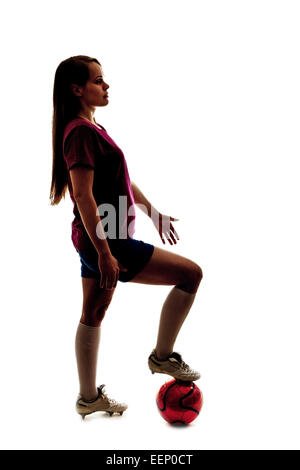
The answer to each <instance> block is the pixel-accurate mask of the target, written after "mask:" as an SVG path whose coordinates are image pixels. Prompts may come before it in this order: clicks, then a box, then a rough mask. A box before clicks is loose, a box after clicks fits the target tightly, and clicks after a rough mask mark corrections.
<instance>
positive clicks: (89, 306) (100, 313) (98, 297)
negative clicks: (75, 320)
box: [80, 288, 115, 326]
mask: <svg viewBox="0 0 300 470" xmlns="http://www.w3.org/2000/svg"><path fill="white" fill-rule="evenodd" d="M114 291H115V289H99V288H98V289H96V290H95V292H93V293H91V292H90V293H89V295H88V296H86V298H85V299H84V302H83V307H82V314H81V319H80V322H81V323H83V324H85V325H87V326H100V325H101V322H102V321H103V319H104V316H105V314H106V311H107V309H108V307H109V305H110V303H111V300H112V297H113V294H114Z"/></svg>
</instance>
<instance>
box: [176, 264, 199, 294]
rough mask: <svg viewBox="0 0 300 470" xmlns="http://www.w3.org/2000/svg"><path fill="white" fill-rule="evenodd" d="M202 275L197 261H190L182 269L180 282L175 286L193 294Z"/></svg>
mask: <svg viewBox="0 0 300 470" xmlns="http://www.w3.org/2000/svg"><path fill="white" fill-rule="evenodd" d="M202 277H203V272H202V269H201V267H200V266H199V265H198V264H197V263H194V262H192V264H191V265H190V266H189V268H188V269H187V270H185V271H184V273H183V280H182V282H181V283H180V284H178V285H177V287H178V288H179V289H182V290H184V291H186V292H189V293H191V294H195V293H196V292H197V290H198V287H199V285H200V282H201V280H202Z"/></svg>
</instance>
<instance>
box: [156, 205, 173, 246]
mask: <svg viewBox="0 0 300 470" xmlns="http://www.w3.org/2000/svg"><path fill="white" fill-rule="evenodd" d="M171 220H172V221H177V220H179V219H175V217H171V216H170V215H165V214H162V213H161V212H158V214H156V216H155V217H154V218H153V219H152V222H153V224H154V227H155V228H156V230H157V231H158V233H159V236H160V238H161V241H162V242H163V244H165V243H166V242H165V240H164V239H163V236H165V237H166V239H167V240H168V242H169V243H170V245H173V243H174V244H176V243H177V240H179V236H178V234H177V232H176V230H175V228H174V227H173V224H172V223H171ZM174 235H175V236H176V237H177V240H176V239H175V236H174Z"/></svg>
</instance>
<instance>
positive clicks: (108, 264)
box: [98, 254, 128, 289]
mask: <svg viewBox="0 0 300 470" xmlns="http://www.w3.org/2000/svg"><path fill="white" fill-rule="evenodd" d="M98 267H99V271H100V274H101V279H100V288H101V289H114V288H115V287H116V286H117V282H118V279H119V271H128V270H127V269H126V268H124V266H122V265H121V264H120V263H119V261H118V260H117V259H116V258H115V257H114V256H113V255H112V254H106V255H100V254H99V256H98Z"/></svg>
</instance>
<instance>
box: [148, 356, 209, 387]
mask: <svg viewBox="0 0 300 470" xmlns="http://www.w3.org/2000/svg"><path fill="white" fill-rule="evenodd" d="M148 366H149V369H150V370H151V372H152V374H154V373H155V372H158V373H160V374H168V375H171V376H172V377H174V378H175V379H178V380H182V381H187V382H190V381H191V382H193V381H194V380H198V379H200V377H201V375H200V374H199V372H197V371H196V370H193V369H191V368H190V367H189V366H188V365H187V364H186V363H185V362H184V361H183V360H182V357H181V355H180V354H179V353H177V352H172V354H170V355H169V356H168V357H167V358H166V359H164V360H162V361H160V360H159V359H157V357H156V353H155V349H153V351H152V353H151V354H150V356H149V358H148Z"/></svg>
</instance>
